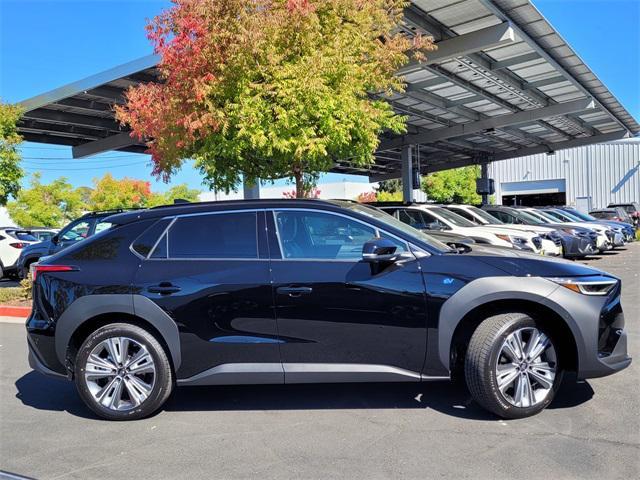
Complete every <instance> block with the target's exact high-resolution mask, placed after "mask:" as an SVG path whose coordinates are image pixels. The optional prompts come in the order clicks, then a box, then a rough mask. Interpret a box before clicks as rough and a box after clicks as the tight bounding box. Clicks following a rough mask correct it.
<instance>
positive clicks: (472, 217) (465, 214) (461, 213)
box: [452, 208, 477, 223]
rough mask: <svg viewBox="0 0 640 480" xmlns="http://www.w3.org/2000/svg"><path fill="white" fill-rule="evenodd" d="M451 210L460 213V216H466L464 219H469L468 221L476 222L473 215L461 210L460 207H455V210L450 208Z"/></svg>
mask: <svg viewBox="0 0 640 480" xmlns="http://www.w3.org/2000/svg"><path fill="white" fill-rule="evenodd" d="M452 211H453V212H454V213H457V214H458V215H460V216H461V217H464V218H466V219H467V220H469V221H470V222H474V223H477V222H476V219H475V217H474V216H473V215H471V214H470V213H469V212H466V211H464V210H462V209H461V208H456V209H455V210H454V209H452Z"/></svg>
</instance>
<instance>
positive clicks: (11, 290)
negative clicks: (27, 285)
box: [0, 287, 27, 303]
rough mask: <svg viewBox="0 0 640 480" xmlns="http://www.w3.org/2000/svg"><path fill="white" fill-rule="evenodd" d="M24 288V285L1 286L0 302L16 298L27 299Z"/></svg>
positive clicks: (11, 300)
mask: <svg viewBox="0 0 640 480" xmlns="http://www.w3.org/2000/svg"><path fill="white" fill-rule="evenodd" d="M26 299H27V296H26V295H25V292H24V288H22V287H7V288H0V303H8V302H13V301H16V300H26Z"/></svg>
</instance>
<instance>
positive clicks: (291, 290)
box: [276, 287, 313, 297]
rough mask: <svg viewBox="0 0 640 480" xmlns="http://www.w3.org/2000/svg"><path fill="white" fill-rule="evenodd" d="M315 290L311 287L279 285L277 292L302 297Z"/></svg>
mask: <svg viewBox="0 0 640 480" xmlns="http://www.w3.org/2000/svg"><path fill="white" fill-rule="evenodd" d="M312 291H313V288H311V287H278V288H276V292H277V293H278V294H279V295H289V296H290V297H301V296H302V295H309V294H310V293H311V292H312Z"/></svg>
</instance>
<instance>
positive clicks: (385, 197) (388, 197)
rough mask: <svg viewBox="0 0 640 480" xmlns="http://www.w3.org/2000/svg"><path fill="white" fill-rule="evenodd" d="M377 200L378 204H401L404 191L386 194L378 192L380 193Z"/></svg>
mask: <svg viewBox="0 0 640 480" xmlns="http://www.w3.org/2000/svg"><path fill="white" fill-rule="evenodd" d="M376 200H377V201H378V202H401V201H402V191H401V190H397V191H395V192H385V191H381V190H378V192H377V193H376Z"/></svg>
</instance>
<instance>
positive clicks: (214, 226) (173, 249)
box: [167, 212, 258, 259]
mask: <svg viewBox="0 0 640 480" xmlns="http://www.w3.org/2000/svg"><path fill="white" fill-rule="evenodd" d="M256 220H257V215H256V212H229V213H218V214H207V215H194V216H185V217H178V218H177V219H176V221H175V222H174V223H173V225H171V228H170V229H169V237H168V242H167V243H168V256H169V258H175V259H181V258H183V259H189V258H204V259H245V258H247V259H250V258H258V238H257V224H256Z"/></svg>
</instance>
